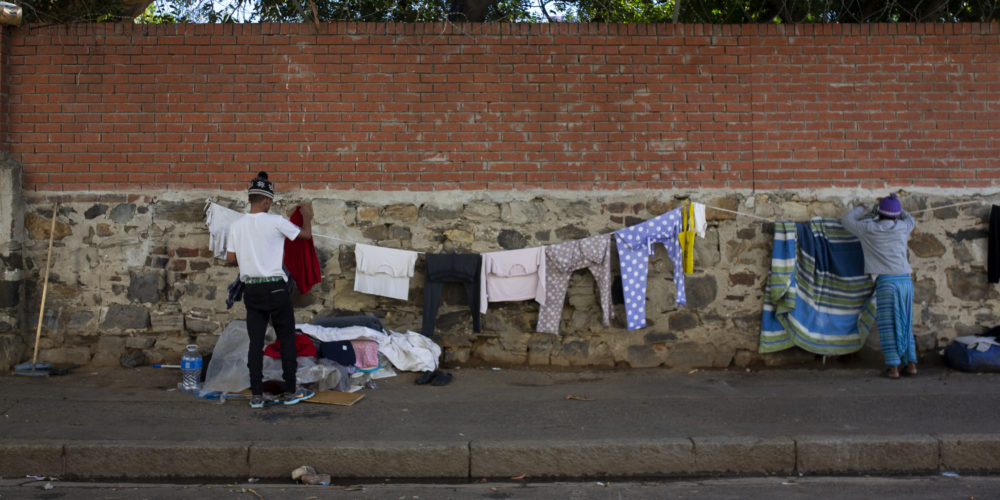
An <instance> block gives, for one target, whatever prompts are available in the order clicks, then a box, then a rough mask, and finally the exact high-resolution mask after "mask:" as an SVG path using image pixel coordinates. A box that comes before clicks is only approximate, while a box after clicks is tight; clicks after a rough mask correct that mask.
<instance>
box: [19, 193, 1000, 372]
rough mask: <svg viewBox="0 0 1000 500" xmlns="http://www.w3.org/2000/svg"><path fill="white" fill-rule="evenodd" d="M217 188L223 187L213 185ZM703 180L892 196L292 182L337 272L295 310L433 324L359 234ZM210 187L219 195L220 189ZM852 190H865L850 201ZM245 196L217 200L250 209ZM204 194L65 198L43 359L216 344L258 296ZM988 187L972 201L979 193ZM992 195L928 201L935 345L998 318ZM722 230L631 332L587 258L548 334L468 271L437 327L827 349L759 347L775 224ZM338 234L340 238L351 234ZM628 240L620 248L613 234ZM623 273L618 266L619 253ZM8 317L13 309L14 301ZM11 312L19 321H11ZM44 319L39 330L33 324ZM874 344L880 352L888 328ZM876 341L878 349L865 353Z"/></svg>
mask: <svg viewBox="0 0 1000 500" xmlns="http://www.w3.org/2000/svg"><path fill="white" fill-rule="evenodd" d="M215 194H216V195H217V194H218V193H215ZM689 194H690V195H691V196H692V197H693V198H694V199H698V200H701V201H703V202H704V203H706V204H708V205H711V206H716V207H721V208H726V209H729V210H738V211H741V212H747V213H751V214H754V215H757V216H759V217H764V218H767V219H770V220H775V219H781V220H797V221H801V220H805V219H807V218H808V217H810V216H813V215H822V216H839V215H840V214H841V213H843V212H844V211H845V210H846V209H845V207H846V205H847V204H848V203H850V202H851V201H852V200H864V201H868V202H869V203H870V200H872V199H873V198H874V197H875V196H876V193H870V192H838V193H837V194H836V195H833V194H830V193H824V192H814V193H799V194H761V193H758V194H750V193H720V192H707V191H706V192H700V193H686V192H685V193H679V192H674V193H670V192H660V193H654V192H644V193H624V194H621V193H573V192H562V193H559V192H556V193H542V192H510V193H503V194H496V193H492V194H490V193H461V192H458V193H453V194H448V195H447V196H444V195H434V194H427V195H414V194H413V193H396V194H391V193H380V194H379V195H378V196H371V195H365V194H364V193H329V192H326V193H313V194H306V193H291V194H289V195H288V196H286V197H284V198H283V199H279V202H278V204H277V205H276V207H275V208H274V209H273V211H274V212H277V213H286V212H287V211H288V210H289V209H290V208H292V207H294V204H295V203H297V202H298V201H300V200H302V199H307V198H308V199H312V200H313V206H314V210H315V213H316V219H315V223H314V232H315V233H316V234H317V235H318V236H317V237H316V238H315V241H316V248H317V252H318V254H319V258H320V263H321V266H322V270H323V282H322V283H320V284H319V285H317V286H316V287H314V288H313V290H312V291H310V292H309V293H308V294H306V295H304V296H296V297H295V298H294V303H295V305H296V317H297V319H298V320H299V321H309V320H310V319H312V318H313V317H316V316H319V315H336V314H343V313H348V312H363V313H366V314H373V315H376V316H378V317H380V318H381V319H382V321H383V323H384V324H385V325H386V326H387V327H388V328H390V329H393V330H398V331H405V330H407V329H412V330H419V329H420V322H421V306H422V300H423V298H422V297H423V296H422V288H423V287H422V283H423V279H424V273H423V258H421V259H420V261H418V266H417V273H416V276H415V277H414V279H413V280H412V281H411V286H410V297H409V300H407V301H401V300H396V299H389V298H382V297H376V296H371V295H365V294H360V293H356V292H354V291H353V275H354V270H355V266H354V252H353V246H351V245H350V243H349V242H364V243H369V244H377V245H381V246H386V247H396V248H404V249H411V250H418V251H426V252H447V251H451V250H452V249H454V250H456V251H459V252H487V251H497V250H501V249H514V248H523V247H531V246H540V245H546V244H552V243H557V242H562V241H568V240H572V239H576V238H581V237H586V236H592V235H595V234H602V233H608V232H611V231H614V230H616V229H619V228H621V227H625V226H627V225H631V224H635V223H638V222H641V221H643V220H646V219H649V218H651V217H653V216H656V215H658V214H660V213H663V212H665V211H667V210H669V209H671V208H674V207H676V206H678V205H679V203H680V201H679V198H680V197H683V196H687V195H689ZM209 196H211V195H209ZM848 197H849V198H848ZM901 197H902V199H903V202H904V207H905V208H906V209H908V210H911V211H917V210H924V209H928V208H932V207H934V206H941V205H945V204H950V203H953V202H955V201H956V198H954V197H947V198H946V197H938V196H934V195H931V194H921V193H914V194H910V193H902V195H901ZM28 198H29V199H28V200H27V201H28V205H27V207H26V209H25V211H24V217H23V220H24V227H25V243H24V262H23V263H24V269H25V271H26V273H25V281H26V287H25V289H26V295H25V297H24V299H23V302H24V303H25V304H27V317H28V318H29V319H28V321H26V322H24V323H25V324H23V325H22V328H21V329H20V330H21V333H22V334H23V335H25V338H26V339H27V338H29V337H30V336H33V333H34V323H33V322H34V319H32V315H35V316H37V313H38V309H37V306H38V303H39V300H40V297H39V294H40V291H41V283H40V280H41V278H40V276H41V267H42V265H43V263H44V258H45V247H46V244H47V241H48V240H47V237H48V227H49V226H48V225H49V222H50V220H49V217H50V215H51V211H50V210H51V205H50V203H51V201H52V200H51V198H42V197H37V196H31V195H29V197H28ZM238 198H240V197H221V198H220V197H215V198H214V199H215V200H216V201H217V202H218V203H220V204H222V205H225V206H228V207H230V208H233V209H236V210H240V211H243V210H245V208H246V207H245V202H244V201H242V200H241V199H238ZM205 199H206V196H200V197H199V196H197V195H190V194H188V193H180V194H178V193H155V194H148V195H111V194H109V195H89V194H88V195H64V196H62V197H61V198H60V201H61V202H62V203H61V204H60V209H59V215H58V219H57V225H56V232H55V238H56V240H55V248H54V249H53V261H54V267H53V270H52V274H51V278H50V284H49V291H48V301H47V302H48V303H47V305H46V314H45V318H44V319H43V335H42V340H41V354H40V359H42V360H46V361H52V362H57V363H79V364H88V363H89V364H92V365H95V366H101V365H109V366H110V365H118V364H119V363H120V362H121V360H122V359H123V358H125V359H126V361H127V362H129V363H133V364H134V363H139V362H148V363H152V362H171V361H176V360H177V359H179V356H180V352H181V350H182V348H183V346H184V345H185V344H188V343H190V342H197V343H198V344H199V345H201V346H202V347H203V348H204V349H206V350H207V349H209V348H211V347H212V346H213V345H214V343H215V341H216V339H217V335H218V334H219V333H221V331H222V329H223V327H224V326H225V325H226V324H227V322H229V321H231V320H233V319H241V318H242V317H243V315H244V310H243V308H242V304H237V305H236V306H235V307H234V308H233V309H232V310H227V309H226V307H225V297H226V285H228V284H229V283H230V282H231V281H232V280H233V279H234V277H235V275H236V269H235V268H234V267H229V266H226V265H224V263H223V261H221V260H218V259H215V258H214V257H213V256H212V255H211V252H210V251H209V249H208V241H209V235H208V232H207V228H206V226H205V223H204V207H205ZM975 199H977V196H976V195H971V194H970V196H966V197H964V198H960V199H959V200H960V201H964V200H975ZM988 214H989V205H988V204H987V203H985V202H984V203H982V204H975V205H967V206H963V207H957V208H946V209H941V210H930V211H926V212H922V213H919V214H917V220H918V225H917V229H916V231H915V232H914V234H913V236H912V238H911V241H910V257H911V262H912V264H913V267H914V272H915V286H916V295H915V304H914V308H915V313H914V316H915V317H914V321H915V325H914V328H915V333H916V336H917V339H918V345H919V347H920V350H921V352H923V353H927V352H930V351H932V350H934V349H936V348H938V347H940V346H943V345H944V344H945V343H947V342H948V341H949V340H950V339H951V338H954V337H955V336H958V335H966V334H971V333H978V332H980V331H981V330H982V329H983V328H984V327H987V326H992V325H994V324H996V323H998V316H1000V303H998V302H997V301H996V300H995V299H996V298H997V292H996V290H995V288H994V287H992V286H989V285H988V284H987V283H986V269H985V260H986V237H987V225H986V223H987V218H988ZM708 218H709V229H708V232H707V235H706V237H705V238H704V239H698V240H697V241H696V243H695V250H696V256H695V272H694V273H693V274H691V275H689V276H688V277H687V298H688V305H687V306H686V307H683V306H677V305H675V304H674V298H675V288H674V284H673V280H672V273H673V269H672V265H671V262H670V260H669V259H668V258H667V257H666V254H665V252H664V250H663V248H662V247H658V248H657V249H656V251H655V255H654V257H653V260H652V263H651V266H650V275H649V278H650V279H649V285H648V290H649V293H648V301H647V307H646V311H647V317H648V323H649V326H648V327H646V328H644V329H641V330H638V331H633V332H629V331H627V330H626V329H625V325H624V320H623V313H624V306H623V305H622V303H621V300H620V292H619V293H616V294H615V295H616V299H615V301H614V302H615V304H614V311H615V315H616V317H615V319H614V320H612V324H611V326H610V327H604V326H603V325H602V324H601V321H600V307H599V304H598V299H597V293H596V285H595V282H594V280H593V279H592V277H591V276H590V275H589V274H588V273H585V272H577V273H576V274H574V276H573V277H572V279H571V281H570V285H569V292H568V294H567V298H566V303H565V306H564V308H563V315H562V325H561V334H560V335H558V336H554V335H550V334H543V333H535V332H534V326H535V321H536V318H537V312H538V306H537V304H535V303H534V302H515V303H491V304H490V307H489V311H488V313H487V314H486V315H485V316H484V317H483V323H482V324H483V329H482V330H483V331H482V332H481V333H474V332H473V331H472V321H471V315H470V313H469V310H468V307H467V306H466V305H465V304H464V303H463V302H464V299H463V292H462V289H461V287H460V286H459V285H447V286H446V287H445V291H444V299H443V304H442V307H441V309H440V311H439V315H438V330H437V335H438V339H439V341H440V342H441V343H442V344H443V346H444V347H445V357H446V359H447V361H448V362H451V363H458V364H474V363H489V364H495V365H532V366H554V367H573V366H593V367H615V366H618V367H633V368H642V367H655V366H665V367H671V368H679V369H680V368H683V369H690V368H703V367H704V368H707V367H728V366H739V367H743V366H750V365H752V364H766V365H772V366H777V365H784V364H788V363H796V362H802V361H810V360H814V359H816V357H815V356H813V355H810V354H808V353H805V352H804V351H799V350H798V349H793V350H789V351H785V352H782V353H776V354H769V355H760V354H757V352H756V347H757V338H758V330H759V326H760V315H761V308H762V303H763V302H762V300H763V299H762V294H763V284H764V281H765V279H766V277H767V272H768V267H769V264H770V260H769V259H770V250H771V243H772V237H773V236H772V235H773V224H771V223H769V222H766V221H761V220H758V219H754V218H750V217H737V216H735V215H733V214H731V213H727V212H721V211H715V210H709V211H708ZM330 237H335V238H340V239H342V240H347V241H346V242H345V241H338V240H335V239H332V238H330ZM613 247H614V245H612V248H613ZM612 258H613V264H612V273H613V274H614V275H617V274H618V264H617V255H616V252H614V251H613V252H612ZM5 317H6V316H5ZM0 326H2V327H4V328H5V329H7V330H15V331H16V330H17V329H16V328H14V327H13V324H12V323H11V321H10V320H9V319H8V320H4V322H3V323H0ZM28 330H30V334H29V332H28ZM869 345H870V346H871V347H870V348H869V349H866V351H867V354H869V355H871V356H873V358H872V359H877V357H878V354H877V339H871V341H870V342H869ZM864 354H865V353H863V354H862V355H864Z"/></svg>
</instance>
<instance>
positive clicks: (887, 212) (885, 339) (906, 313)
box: [840, 193, 917, 379]
mask: <svg viewBox="0 0 1000 500" xmlns="http://www.w3.org/2000/svg"><path fill="white" fill-rule="evenodd" d="M866 212H867V209H866V208H865V206H864V205H863V204H859V205H858V206H856V207H854V208H853V209H852V210H851V211H850V212H848V213H847V214H845V215H844V216H843V217H842V218H841V219H840V223H841V224H843V226H844V228H846V229H847V230H848V231H850V232H851V234H853V235H854V236H857V238H858V240H860V241H861V250H862V252H863V253H864V256H865V272H866V273H868V274H870V275H872V277H873V278H875V300H876V302H877V310H876V319H877V321H878V336H879V343H880V345H881V347H882V354H883V356H885V365H886V369H885V371H883V372H882V376H884V377H888V378H892V379H898V378H899V376H900V373H902V374H903V375H916V374H917V348H916V341H915V340H914V338H913V279H912V278H911V277H910V273H912V272H913V269H912V268H910V261H909V258H908V257H907V242H908V240H909V238H910V233H911V232H912V231H913V228H914V226H915V225H916V221H914V219H913V216H912V215H910V214H909V213H907V212H906V210H903V207H902V205H900V203H899V198H898V197H897V196H896V193H892V194H890V195H889V196H887V197H885V198H881V199H879V200H878V217H877V218H874V217H869V216H868V215H867V214H866ZM901 368H903V370H902V371H901V370H900V369H901Z"/></svg>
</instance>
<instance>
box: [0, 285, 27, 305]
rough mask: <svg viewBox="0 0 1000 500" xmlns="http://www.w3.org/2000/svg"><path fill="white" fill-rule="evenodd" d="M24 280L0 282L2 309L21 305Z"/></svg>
mask: <svg viewBox="0 0 1000 500" xmlns="http://www.w3.org/2000/svg"><path fill="white" fill-rule="evenodd" d="M23 283H24V280H10V281H8V280H2V281H0V309H6V308H11V307H17V305H18V304H20V303H21V285H22V284H23Z"/></svg>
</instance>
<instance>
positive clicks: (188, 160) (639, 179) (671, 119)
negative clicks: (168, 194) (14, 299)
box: [0, 23, 1000, 192]
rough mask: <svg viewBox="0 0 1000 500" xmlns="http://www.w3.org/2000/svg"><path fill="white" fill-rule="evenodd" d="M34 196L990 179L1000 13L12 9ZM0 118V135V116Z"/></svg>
mask: <svg viewBox="0 0 1000 500" xmlns="http://www.w3.org/2000/svg"><path fill="white" fill-rule="evenodd" d="M0 43H2V47H3V49H2V52H0V53H4V54H6V59H5V63H4V64H3V65H2V66H0V72H2V75H3V76H4V81H5V82H6V87H5V90H6V92H7V96H8V97H7V101H8V102H7V103H6V104H7V105H8V109H9V116H8V117H7V118H8V120H0V123H4V122H7V123H9V140H10V149H11V151H12V152H13V153H14V156H15V158H17V159H19V160H20V161H21V162H22V164H23V166H24V188H25V190H29V191H37V192H62V191H97V192H137V191H139V190H147V189H162V188H168V189H178V190H188V189H208V190H219V189H221V190H242V189H244V188H245V182H246V180H247V179H248V178H249V177H251V176H252V173H253V172H256V171H257V170H267V171H269V172H271V175H272V179H275V180H276V181H277V182H279V189H281V190H293V189H296V188H304V189H332V190H341V189H344V190H346V189H359V190H371V191H376V190H377V191H406V190H408V191H437V190H455V189H461V190H515V189H530V188H544V189H565V190H591V189H607V190H630V189H679V190H686V189H691V188H696V187H698V188H706V189H750V188H755V189H757V190H796V189H810V188H824V187H831V186H832V187H853V186H861V187H864V188H876V189H877V188H882V187H886V186H893V187H931V186H934V187H936V186H940V187H953V188H966V189H983V188H990V187H997V186H1000V119H998V117H1000V50H998V47H1000V25H998V24H996V23H993V24H923V25H863V26H860V25H803V26H773V25H766V26H758V25H746V26H706V25H682V26H671V25H646V26H635V25H632V26H618V25H589V24H585V25H579V24H551V25H513V24H487V25H459V26H451V25H447V24H419V25H403V24H355V23H339V24H328V25H322V26H319V27H318V28H317V27H316V26H313V25H308V24H303V25H294V24H257V25H166V26H141V25H139V26H137V25H125V24H100V25H74V26H40V25H31V26H21V27H18V28H8V29H7V30H5V31H4V34H3V39H2V41H0ZM0 132H2V131H0Z"/></svg>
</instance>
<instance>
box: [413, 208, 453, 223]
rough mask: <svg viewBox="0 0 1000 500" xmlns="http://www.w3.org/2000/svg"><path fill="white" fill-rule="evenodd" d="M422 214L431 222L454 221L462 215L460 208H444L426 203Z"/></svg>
mask: <svg viewBox="0 0 1000 500" xmlns="http://www.w3.org/2000/svg"><path fill="white" fill-rule="evenodd" d="M420 215H421V216H423V218H425V219H427V220H428V221H430V222H447V223H452V224H453V223H454V222H455V221H456V220H459V219H460V218H461V216H462V210H461V209H460V208H443V207H439V206H435V205H424V207H423V209H421V211H420Z"/></svg>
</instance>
